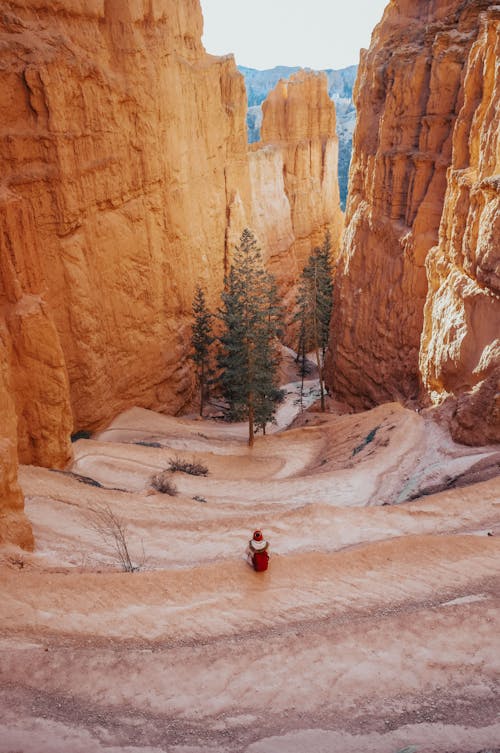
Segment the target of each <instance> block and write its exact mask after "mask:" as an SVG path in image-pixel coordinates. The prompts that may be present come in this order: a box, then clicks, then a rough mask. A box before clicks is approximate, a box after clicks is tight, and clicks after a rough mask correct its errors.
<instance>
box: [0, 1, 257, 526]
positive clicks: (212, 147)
mask: <svg viewBox="0 0 500 753" xmlns="http://www.w3.org/2000/svg"><path fill="white" fill-rule="evenodd" d="M201 33H202V15H201V10H200V6H199V2H198V0H187V2H182V3H181V2H178V0H152V2H148V3H137V2H135V1H134V0H120V1H119V2H118V0H106V1H105V0H92V2H89V3H83V2H80V0H46V1H45V0H26V2H18V0H10V1H9V0H7V1H6V2H4V3H3V4H2V11H1V13H0V70H1V86H0V176H1V177H0V226H1V232H0V244H1V256H0V316H1V318H2V341H3V346H2V352H1V354H0V356H1V359H2V374H3V384H2V391H3V392H2V394H3V395H4V397H2V400H3V402H2V429H1V432H2V440H1V441H2V443H3V444H2V446H3V448H4V452H3V454H2V476H1V483H0V494H2V495H3V496H2V505H1V507H2V509H4V510H6V511H11V510H16V509H18V507H19V504H20V501H19V500H20V497H19V489H18V488H17V487H16V484H15V464H16V456H17V454H16V450H15V442H14V438H15V437H14V434H13V432H16V431H17V434H18V447H19V457H20V459H21V461H22V462H25V463H39V464H43V465H48V466H63V465H64V464H65V463H66V462H67V461H68V459H69V458H70V455H71V450H70V441H69V438H70V434H71V431H72V429H74V430H80V429H90V430H91V429H94V428H96V427H98V426H100V425H102V424H103V423H105V422H106V421H108V420H109V419H110V418H111V417H112V416H114V415H115V414H116V413H118V412H120V411H121V410H123V409H124V408H126V407H129V406H130V405H134V404H139V405H143V406H148V407H151V408H156V409H159V410H164V411H169V412H175V411H177V410H178V409H179V408H180V407H181V406H182V405H183V403H184V402H185V401H186V399H188V398H189V391H190V386H191V380H192V377H191V369H190V368H189V366H188V364H187V358H186V356H187V347H186V343H187V342H188V335H187V333H188V328H189V325H190V319H191V317H190V314H191V301H192V297H193V290H194V286H195V284H196V282H197V281H198V280H200V281H201V282H202V284H203V285H204V286H205V288H206V289H207V295H208V298H209V300H211V301H214V300H215V297H216V296H218V294H219V292H220V288H221V286H222V280H223V274H224V268H225V265H227V261H228V253H229V249H230V248H231V246H232V244H233V243H234V242H235V241H236V239H237V238H238V237H239V235H240V234H241V230H242V228H243V226H244V225H245V224H246V223H247V218H248V216H249V204H250V199H249V195H250V187H249V175H248V157H247V138H246V128H245V112H246V94H245V87H244V83H243V79H242V77H241V75H240V74H239V73H238V72H237V70H236V66H235V63H234V60H233V58H232V57H231V56H229V57H226V58H216V57H212V56H209V55H207V54H206V53H205V51H204V49H203V47H202V45H201ZM7 391H8V392H9V393H10V396H7V394H6V393H7ZM4 393H5V394H4ZM12 410H14V417H12V416H11V414H12ZM4 412H5V413H6V415H7V418H5V419H4ZM9 416H10V417H9ZM16 416H17V420H16ZM16 426H17V428H16ZM5 443H7V444H5ZM8 514H9V515H10V512H9V513H8ZM2 520H3V519H2ZM9 520H10V518H9ZM19 521H21V522H20V523H19V525H22V519H21V517H19ZM1 527H2V531H3V532H2V536H6V537H7V538H11V539H12V538H16V539H18V538H19V536H17V534H16V535H15V536H14V535H13V534H12V535H11V533H9V531H10V532H12V530H13V529H12V525H11V523H5V521H4V523H2V525H1ZM5 531H7V533H5ZM21 538H22V537H21Z"/></svg>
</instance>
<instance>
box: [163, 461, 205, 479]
mask: <svg viewBox="0 0 500 753" xmlns="http://www.w3.org/2000/svg"><path fill="white" fill-rule="evenodd" d="M168 468H169V470H170V471H181V472H182V473H189V474H190V475H191V476H207V475H208V468H207V466H206V465H203V463H198V462H197V461H196V460H195V459H194V458H193V459H192V460H191V462H190V461H189V460H183V459H182V458H178V457H175V458H170V459H169V466H168Z"/></svg>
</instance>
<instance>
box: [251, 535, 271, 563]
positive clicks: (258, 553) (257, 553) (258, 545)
mask: <svg viewBox="0 0 500 753" xmlns="http://www.w3.org/2000/svg"><path fill="white" fill-rule="evenodd" d="M268 548H269V542H268V541H265V540H264V536H263V535H262V531H259V530H257V531H254V534H253V538H251V539H250V541H249V542H248V549H247V555H248V557H247V558H248V563H249V564H250V565H252V567H253V569H254V570H256V571H257V572H258V573H261V572H262V571H263V570H267V566H268V564H269V553H268V551H267V550H268Z"/></svg>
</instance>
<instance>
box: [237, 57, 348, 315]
mask: <svg viewBox="0 0 500 753" xmlns="http://www.w3.org/2000/svg"><path fill="white" fill-rule="evenodd" d="M327 85H328V80H327V77H326V74H324V73H314V72H312V71H307V72H306V71H299V72H298V73H296V74H294V75H293V76H291V77H290V79H289V80H288V81H284V80H282V81H279V82H278V84H277V85H276V87H275V88H274V89H273V90H272V91H271V92H270V94H269V95H268V97H267V99H266V100H265V102H264V104H263V107H262V109H263V119H262V128H261V141H260V142H258V143H257V144H254V145H253V146H252V148H251V151H250V182H251V195H252V213H253V227H254V229H255V232H256V234H257V236H258V238H259V241H260V242H261V245H262V246H263V248H264V249H266V252H265V255H266V259H267V262H268V265H269V268H270V270H271V271H272V272H273V273H274V274H275V275H276V277H277V280H278V284H279V287H280V290H281V293H282V295H283V298H284V302H285V307H286V308H287V310H288V311H291V309H292V307H293V303H294V296H295V283H296V282H297V279H298V277H299V275H300V273H301V271H302V269H303V267H304V265H305V263H306V261H307V259H308V257H309V254H310V253H311V251H312V250H313V248H314V247H315V246H318V245H321V243H322V242H323V240H324V236H325V233H326V231H327V230H329V231H330V234H331V237H332V246H333V249H334V252H338V247H339V242H340V235H341V232H342V226H343V220H344V217H343V214H342V211H341V209H340V198H339V188H338V174H337V162H338V138H337V134H336V127H335V106H334V104H333V102H332V100H331V99H330V97H329V96H328V86H327Z"/></svg>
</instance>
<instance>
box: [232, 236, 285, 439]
mask: <svg viewBox="0 0 500 753" xmlns="http://www.w3.org/2000/svg"><path fill="white" fill-rule="evenodd" d="M220 313H221V320H222V325H223V332H222V334H221V336H220V338H219V339H220V342H221V351H220V353H219V357H218V364H219V367H220V369H221V375H220V383H221V388H222V393H223V395H224V397H225V398H226V400H227V404H228V409H227V415H228V418H229V419H230V420H232V421H241V420H243V419H248V444H249V445H250V446H252V445H253V441H254V432H255V428H256V427H261V428H262V430H263V431H265V427H266V424H267V423H268V422H269V421H272V420H273V417H274V412H275V408H276V402H277V401H279V399H280V398H281V397H282V393H281V391H280V390H279V389H278V384H277V370H278V365H279V356H278V352H277V348H276V338H277V336H278V334H279V324H278V321H279V318H280V313H279V307H278V304H277V294H276V285H275V283H274V279H273V277H272V276H271V275H270V274H268V273H267V272H266V270H265V269H264V265H263V262H262V256H261V253H260V249H259V248H258V246H257V242H256V240H255V237H254V236H253V234H252V233H251V231H250V230H248V229H245V230H244V231H243V233H242V236H241V239H240V244H239V246H237V247H236V249H235V254H234V258H233V262H232V264H231V268H230V270H229V275H228V277H227V280H226V288H225V290H224V292H223V294H222V310H221V312H220Z"/></svg>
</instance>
